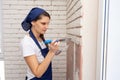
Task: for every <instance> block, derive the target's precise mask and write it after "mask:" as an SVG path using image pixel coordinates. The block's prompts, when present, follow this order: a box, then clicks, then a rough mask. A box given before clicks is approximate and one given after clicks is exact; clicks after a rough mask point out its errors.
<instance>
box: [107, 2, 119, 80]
mask: <svg viewBox="0 0 120 80" xmlns="http://www.w3.org/2000/svg"><path fill="white" fill-rule="evenodd" d="M109 1H110V2H109V20H108V21H109V22H108V45H107V63H106V80H120V9H119V8H120V0H109Z"/></svg>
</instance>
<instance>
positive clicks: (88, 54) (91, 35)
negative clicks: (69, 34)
mask: <svg viewBox="0 0 120 80" xmlns="http://www.w3.org/2000/svg"><path fill="white" fill-rule="evenodd" d="M98 1H99V0H81V2H82V5H83V18H82V20H81V25H82V29H81V36H82V43H81V45H82V58H83V64H82V80H96V79H95V78H96V60H97V59H96V54H97V28H98V6H99V5H98Z"/></svg>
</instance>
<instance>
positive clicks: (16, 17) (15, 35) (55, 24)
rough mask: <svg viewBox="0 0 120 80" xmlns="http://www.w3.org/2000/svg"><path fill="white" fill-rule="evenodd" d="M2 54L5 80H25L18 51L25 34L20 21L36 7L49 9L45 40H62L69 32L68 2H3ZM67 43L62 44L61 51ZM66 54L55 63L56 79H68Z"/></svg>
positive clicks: (28, 0)
mask: <svg viewBox="0 0 120 80" xmlns="http://www.w3.org/2000/svg"><path fill="white" fill-rule="evenodd" d="M2 5H3V19H2V20H3V43H4V44H3V53H4V60H5V78H6V80H16V79H17V80H24V78H25V71H26V66H25V62H24V60H23V57H22V53H21V51H20V48H19V43H20V41H21V39H22V38H23V37H24V35H25V34H26V32H25V31H23V29H22V28H21V25H20V24H21V21H22V20H23V19H24V18H25V16H26V15H27V13H28V12H29V10H30V9H31V8H32V7H34V6H38V7H42V8H44V9H46V10H47V11H48V12H49V13H50V15H51V17H52V20H51V23H50V28H49V30H48V32H47V33H46V38H49V39H54V38H62V37H65V36H66V35H65V33H66V1H65V0H57V1H56V0H3V2H2ZM64 46H65V43H61V46H60V48H62V47H64ZM65 64H66V51H63V52H62V53H61V54H60V55H58V56H56V57H55V58H54V60H53V80H66V65H65Z"/></svg>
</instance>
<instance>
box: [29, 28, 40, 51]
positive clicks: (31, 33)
mask: <svg viewBox="0 0 120 80" xmlns="http://www.w3.org/2000/svg"><path fill="white" fill-rule="evenodd" d="M29 34H30V36H31V38H32V39H33V40H34V42H35V43H36V45H37V46H38V48H39V49H40V50H42V48H41V47H40V44H39V43H38V41H37V39H36V38H35V36H34V34H33V32H32V31H31V29H30V31H29Z"/></svg>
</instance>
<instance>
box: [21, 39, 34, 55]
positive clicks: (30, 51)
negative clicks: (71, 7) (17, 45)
mask: <svg viewBox="0 0 120 80" xmlns="http://www.w3.org/2000/svg"><path fill="white" fill-rule="evenodd" d="M21 49H22V53H23V57H27V56H31V55H34V54H35V50H34V46H33V44H32V43H31V40H30V38H24V39H23V40H22V41H21Z"/></svg>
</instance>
